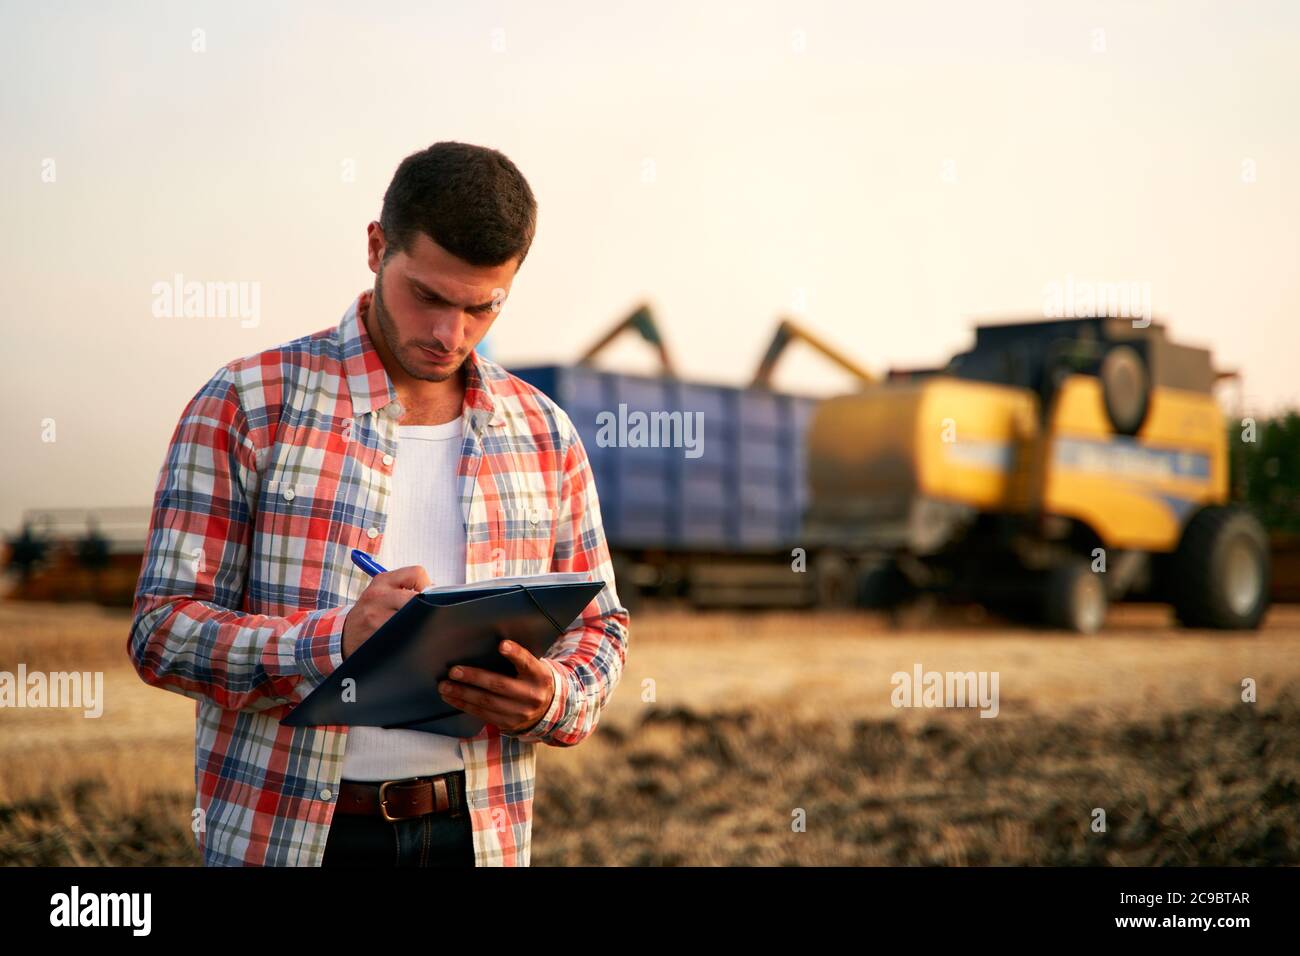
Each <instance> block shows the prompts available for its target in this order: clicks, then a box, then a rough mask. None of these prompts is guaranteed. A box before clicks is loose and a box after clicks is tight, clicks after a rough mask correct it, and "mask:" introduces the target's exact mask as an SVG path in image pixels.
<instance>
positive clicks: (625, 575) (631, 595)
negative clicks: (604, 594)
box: [612, 554, 641, 614]
mask: <svg viewBox="0 0 1300 956" xmlns="http://www.w3.org/2000/svg"><path fill="white" fill-rule="evenodd" d="M612 563H613V565H614V591H615V592H616V593H617V594H618V601H619V603H620V604H621V605H622V606H623V610H625V611H627V613H628V614H635V613H636V612H637V610H638V609H639V608H640V607H641V592H640V590H638V588H637V586H636V579H635V578H634V577H633V576H632V575H633V571H632V562H631V561H630V560H628V559H627V558H626V557H624V556H623V555H621V554H616V555H614V556H613V558H612Z"/></svg>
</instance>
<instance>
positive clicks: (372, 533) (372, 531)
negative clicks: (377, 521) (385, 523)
mask: <svg viewBox="0 0 1300 956" xmlns="http://www.w3.org/2000/svg"><path fill="white" fill-rule="evenodd" d="M366 537H368V538H378V537H379V529H378V528H369V529H367V530H366Z"/></svg>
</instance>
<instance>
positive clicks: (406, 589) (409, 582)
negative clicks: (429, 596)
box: [343, 564, 433, 660]
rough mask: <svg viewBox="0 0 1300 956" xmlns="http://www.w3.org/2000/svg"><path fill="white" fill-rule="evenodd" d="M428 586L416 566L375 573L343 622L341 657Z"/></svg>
mask: <svg viewBox="0 0 1300 956" xmlns="http://www.w3.org/2000/svg"><path fill="white" fill-rule="evenodd" d="M431 583H433V582H431V581H430V580H429V574H428V572H426V571H425V570H424V568H422V567H420V566H419V565H418V564H412V565H409V566H408V567H405V568H396V569H394V570H392V571H385V572H384V573H383V574H376V575H375V576H374V577H373V578H371V579H370V584H369V585H367V586H366V589H365V590H364V591H362V592H361V597H359V598H357V603H356V604H354V605H352V610H350V611H348V616H347V617H346V618H345V619H344V620H343V658H344V660H346V659H347V658H348V656H349V655H351V654H352V652H353V651H355V650H356V649H357V648H358V647H360V646H361V645H362V644H363V643H365V641H366V640H367V639H368V638H369V637H370V635H371V634H373V633H375V631H377V630H379V627H380V625H381V624H383V623H384V622H385V621H387V620H388V619H389V618H390V617H392V616H393V615H394V614H395V613H397V612H398V611H399V610H401V609H402V608H403V607H404V606H405V605H406V602H407V601H409V600H411V598H412V597H413V596H414V595H415V594H416V593H417V592H419V591H421V590H423V589H424V588H427V587H428V586H429V585H430V584H431Z"/></svg>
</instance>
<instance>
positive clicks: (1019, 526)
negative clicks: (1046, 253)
mask: <svg viewBox="0 0 1300 956" xmlns="http://www.w3.org/2000/svg"><path fill="white" fill-rule="evenodd" d="M1223 377H1227V376H1225V375H1224V374H1222V373H1216V372H1215V371H1214V370H1213V367H1212V365H1211V362H1210V353H1209V352H1208V351H1207V350H1205V349H1200V348H1192V347H1189V346H1183V345H1176V344H1174V343H1172V342H1170V341H1169V340H1168V338H1167V337H1166V335H1165V330H1164V328H1163V326H1161V325H1159V324H1155V323H1152V324H1150V325H1148V326H1146V327H1136V326H1134V324H1133V323H1132V322H1130V321H1127V320H1121V319H1106V318H1088V319H1070V320H1062V321H1046V322H1024V323H1016V324H1008V325H988V326H980V327H979V328H978V329H977V330H976V334H975V347H974V348H973V349H971V351H969V352H965V353H963V354H961V355H957V356H955V357H954V358H953V359H952V360H951V361H950V362H949V363H948V365H947V366H946V367H945V368H943V369H939V370H933V371H928V372H911V373H904V374H901V375H895V376H892V377H891V380H890V381H889V382H887V383H886V384H885V385H883V386H882V387H880V388H876V389H872V390H869V391H866V392H864V393H862V394H859V395H850V396H843V397H838V398H833V399H829V400H827V401H825V402H823V403H821V405H820V406H819V408H818V410H817V414H816V416H815V418H814V420H813V421H812V423H811V426H810V428H809V432H808V436H807V438H808V445H809V451H808V457H809V471H808V477H809V485H810V507H809V510H808V513H807V516H806V521H805V525H804V534H805V535H806V536H807V538H808V540H809V541H811V542H816V544H817V546H818V548H819V555H818V558H819V560H820V561H821V562H822V567H823V571H824V573H823V578H824V579H825V581H824V583H828V582H829V581H830V580H832V579H833V580H834V581H836V582H838V586H837V587H833V588H831V590H832V591H834V592H835V601H836V602H837V603H842V604H848V603H863V604H867V605H875V606H882V605H884V606H887V605H890V604H893V603H896V602H899V601H901V600H904V599H905V598H906V597H907V596H908V595H909V594H910V593H914V592H915V591H916V590H918V589H927V590H932V591H939V592H942V593H945V594H948V595H952V596H955V597H958V598H966V599H974V600H978V601H980V602H982V603H984V604H985V605H987V606H989V607H990V608H992V609H994V610H997V611H1001V612H1003V613H1006V614H1008V615H1010V616H1012V617H1017V618H1022V619H1025V620H1029V621H1033V622H1037V623H1045V624H1048V625H1050V626H1055V627H1060V628H1066V629H1069V630H1074V631H1079V632H1085V633H1086V632H1092V631H1095V630H1097V629H1098V628H1099V627H1100V626H1101V625H1102V622H1103V620H1104V618H1105V615H1106V608H1107V603H1108V601H1110V600H1116V599H1119V598H1124V597H1141V598H1144V599H1147V600H1159V601H1166V602H1169V603H1171V604H1172V605H1173V607H1174V609H1175V612H1176V614H1177V617H1178V619H1179V621H1180V622H1181V623H1182V624H1184V625H1185V626H1188V627H1206V628H1224V629H1249V628H1255V627H1256V626H1257V625H1258V624H1259V622H1260V620H1261V618H1262V617H1263V615H1264V612H1265V610H1266V609H1267V607H1268V603H1269V550H1268V539H1267V536H1266V535H1265V533H1264V529H1263V528H1262V527H1261V526H1260V524H1259V522H1258V521H1257V520H1256V518H1255V517H1254V516H1253V515H1252V514H1251V513H1250V512H1249V511H1247V510H1246V509H1244V508H1241V507H1238V506H1235V505H1231V504H1229V503H1228V498H1229V493H1228V488H1229V483H1228V477H1229V475H1228V473H1229V460H1228V450H1227V435H1226V430H1225V427H1224V416H1223V414H1222V412H1221V411H1220V409H1219V407H1218V404H1217V403H1216V401H1215V399H1214V397H1213V394H1212V390H1213V386H1214V383H1215V381H1216V380H1217V379H1219V378H1223Z"/></svg>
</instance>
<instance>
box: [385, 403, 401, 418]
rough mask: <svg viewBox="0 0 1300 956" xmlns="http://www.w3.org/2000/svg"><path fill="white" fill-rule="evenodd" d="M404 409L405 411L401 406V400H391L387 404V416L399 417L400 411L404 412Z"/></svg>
mask: <svg viewBox="0 0 1300 956" xmlns="http://www.w3.org/2000/svg"><path fill="white" fill-rule="evenodd" d="M404 411H405V409H404V408H402V404H401V402H393V403H392V404H390V405H389V406H388V417H389V418H401V417H402V412H404Z"/></svg>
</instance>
